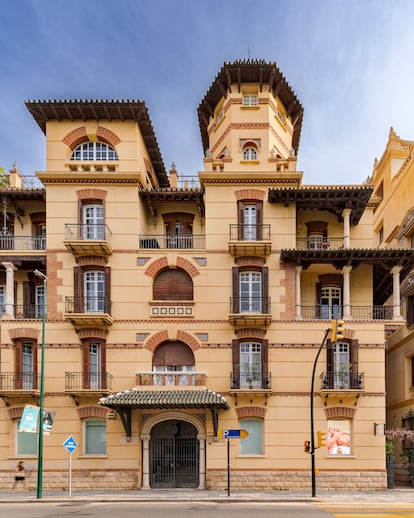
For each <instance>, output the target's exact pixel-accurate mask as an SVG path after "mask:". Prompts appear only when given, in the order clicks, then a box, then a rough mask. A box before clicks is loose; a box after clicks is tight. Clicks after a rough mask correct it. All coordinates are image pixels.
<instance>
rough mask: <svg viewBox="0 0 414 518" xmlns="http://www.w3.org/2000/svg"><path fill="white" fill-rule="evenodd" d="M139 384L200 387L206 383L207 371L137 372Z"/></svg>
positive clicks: (137, 382) (146, 385)
mask: <svg viewBox="0 0 414 518" xmlns="http://www.w3.org/2000/svg"><path fill="white" fill-rule="evenodd" d="M136 384H137V386H144V387H149V386H154V387H199V386H205V385H206V373H205V372H198V371H187V372H183V371H143V372H137V373H136Z"/></svg>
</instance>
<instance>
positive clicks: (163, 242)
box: [139, 234, 206, 249]
mask: <svg viewBox="0 0 414 518" xmlns="http://www.w3.org/2000/svg"><path fill="white" fill-rule="evenodd" d="M205 247H206V236H205V235H204V234H200V235H194V234H143V235H140V236H139V248H141V249H154V248H160V249H167V248H176V249H192V248H198V249H200V248H201V249H204V248H205Z"/></svg>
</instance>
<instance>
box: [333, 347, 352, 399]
mask: <svg viewBox="0 0 414 518" xmlns="http://www.w3.org/2000/svg"><path fill="white" fill-rule="evenodd" d="M333 356H334V388H338V389H347V388H349V381H350V367H351V364H350V362H349V344H347V343H344V342H339V343H336V344H335V345H334V348H333Z"/></svg>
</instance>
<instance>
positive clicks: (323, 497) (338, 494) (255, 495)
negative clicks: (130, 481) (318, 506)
mask: <svg viewBox="0 0 414 518" xmlns="http://www.w3.org/2000/svg"><path fill="white" fill-rule="evenodd" d="M56 501H60V502H61V501H65V502H71V501H73V502H81V501H84V502H93V501H96V502H236V503H237V502H239V503H240V502H346V503H351V502H352V503H354V502H366V503H374V504H378V503H389V504H392V503H400V504H402V503H412V504H413V506H414V488H411V487H410V488H408V487H403V488H396V489H388V490H386V491H324V490H320V491H317V496H316V497H312V496H311V490H309V491H236V490H235V491H231V492H230V496H228V495H227V490H223V491H217V490H197V489H194V490H188V489H182V490H180V489H153V490H142V489H132V490H119V491H115V490H114V491H104V490H90V491H79V490H72V496H69V493H68V492H67V491H49V490H44V491H43V495H42V499H37V495H36V491H30V492H29V493H25V492H22V491H19V492H16V493H15V494H13V493H11V492H7V491H4V490H0V504H1V503H12V502H20V503H22V502H56Z"/></svg>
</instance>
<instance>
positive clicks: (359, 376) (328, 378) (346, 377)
mask: <svg viewBox="0 0 414 518" xmlns="http://www.w3.org/2000/svg"><path fill="white" fill-rule="evenodd" d="M321 389H322V390H363V389H364V373H363V372H353V371H352V370H345V371H328V372H322V374H321Z"/></svg>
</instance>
